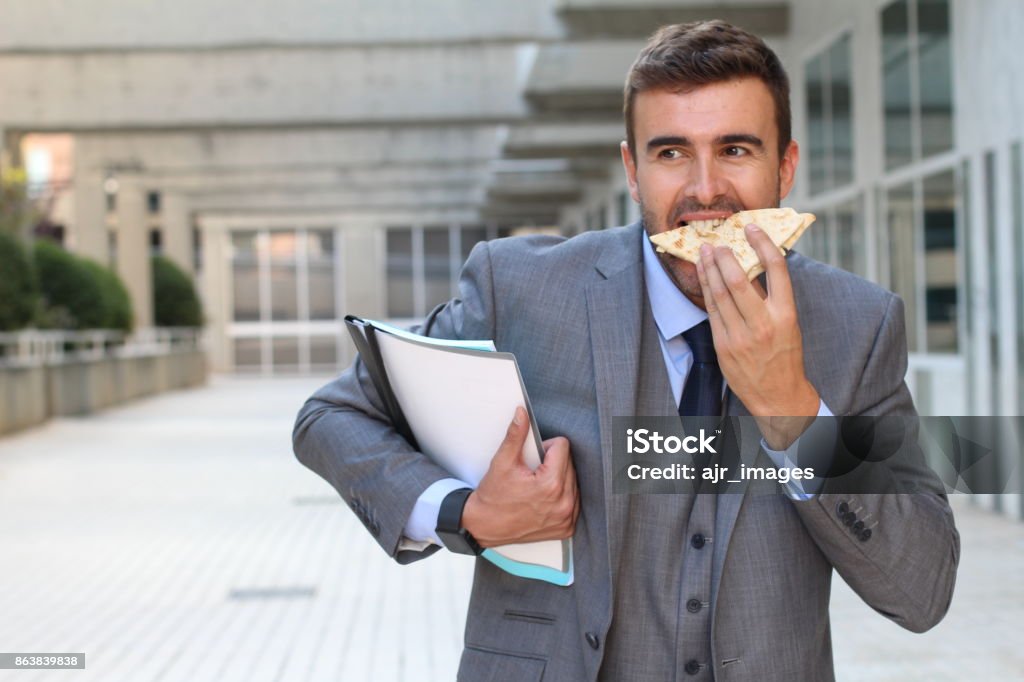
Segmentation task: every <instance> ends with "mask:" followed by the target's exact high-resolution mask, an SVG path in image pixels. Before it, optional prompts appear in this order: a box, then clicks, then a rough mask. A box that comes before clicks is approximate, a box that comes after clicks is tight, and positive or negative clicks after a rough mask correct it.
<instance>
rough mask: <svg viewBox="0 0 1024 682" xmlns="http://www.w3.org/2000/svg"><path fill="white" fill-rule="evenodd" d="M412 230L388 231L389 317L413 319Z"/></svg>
mask: <svg viewBox="0 0 1024 682" xmlns="http://www.w3.org/2000/svg"><path fill="white" fill-rule="evenodd" d="M412 279H413V272H412V229H411V228H408V227H406V228H391V229H389V230H388V231H387V291H388V317H413V316H414V315H415V314H416V310H415V307H414V302H413V282H412Z"/></svg>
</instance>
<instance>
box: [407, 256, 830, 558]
mask: <svg viewBox="0 0 1024 682" xmlns="http://www.w3.org/2000/svg"><path fill="white" fill-rule="evenodd" d="M644 283H645V285H646V287H647V297H648V299H649V300H650V302H651V313H652V314H653V316H654V322H655V325H656V326H657V328H658V340H659V341H660V342H661V352H662V355H663V356H664V359H665V367H666V369H667V370H668V379H669V384H670V385H671V387H672V396H673V398H674V400H675V402H676V404H678V403H679V399H680V398H681V397H682V395H683V385H684V383H685V382H686V375H687V374H689V373H690V367H692V366H693V353H691V352H690V347H689V346H688V345H687V343H686V341H685V340H684V339H683V336H682V333H683V332H684V331H686V330H687V329H689V328H690V327H693V326H695V325H697V324H700V323H701V322H703V321H704V320H706V319H707V317H708V314H707V313H706V312H704V311H703V310H701V309H700V308H698V307H697V306H696V305H694V304H693V302H692V301H690V299H688V298H686V296H684V295H683V293H682V292H681V291H679V288H678V287H676V285H675V283H674V282H673V281H672V280H671V279H670V278H669V276H668V274H667V273H666V272H665V270H664V269H663V268H662V267H661V263H660V262H659V261H658V257H657V256H656V255H655V253H654V248H653V247H652V246H651V242H650V240H647V239H645V240H644ZM722 390H723V391H724V390H725V387H724V386H723V387H722ZM818 417H825V419H817V420H815V422H814V423H813V424H812V425H811V427H810V428H811V429H815V430H817V431H819V432H824V433H823V434H819V437H823V438H827V442H834V441H835V420H834V419H830V418H829V417H832V411H831V410H829V409H828V407H827V406H826V405H825V403H824V401H822V402H821V403H820V404H819V406H818ZM797 443H799V440H797V442H794V443H793V444H792V445H791V446H790V447H789V448H788V449H786V450H785V451H779V450H771V449H769V448H768V447H767V445H766V444H765V442H764V440H762V441H761V446H762V447H763V448H764V451H765V453H766V454H767V455H768V457H769V458H770V459H771V460H772V463H773V464H775V466H777V467H779V468H780V469H794V468H798V461H797ZM817 480H818V479H812V480H811V481H797V480H794V479H793V478H792V477H790V478H789V481H788V482H787V483H786V484H784V485H783V489H784V490H785V492H786V495H787V496H789V497H790V498H791V499H793V500H797V501H805V500H809V499H811V498H813V497H814V492H815V490H809V489H810V488H817V486H816V485H814V483H815V482H816V481H817ZM802 484H806V488H807V489H805V486H804V485H802ZM472 487H473V486H471V485H469V484H468V483H465V482H464V481H460V480H458V479H455V478H444V479H441V480H439V481H436V482H434V483H433V484H431V485H430V486H429V487H428V488H427V489H426V490H424V491H423V494H422V495H420V497H419V499H417V500H416V504H415V505H414V506H413V510H412V514H410V516H409V521H408V522H407V523H406V525H405V530H404V536H405V537H404V538H403V539H402V542H401V543H400V546H399V548H400V549H405V548H410V549H422V548H423V547H424V546H426V545H427V544H429V543H435V544H443V543H442V542H441V541H440V539H438V537H437V535H436V534H435V532H434V529H435V528H436V526H437V514H438V511H440V509H441V502H442V501H444V498H445V497H446V496H447V495H448V493H450V492H451V491H453V490H457V489H459V488H472Z"/></svg>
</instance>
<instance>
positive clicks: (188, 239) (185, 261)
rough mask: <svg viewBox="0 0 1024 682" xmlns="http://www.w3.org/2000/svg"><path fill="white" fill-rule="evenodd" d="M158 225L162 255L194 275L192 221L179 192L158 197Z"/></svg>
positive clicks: (185, 202)
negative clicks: (161, 235)
mask: <svg viewBox="0 0 1024 682" xmlns="http://www.w3.org/2000/svg"><path fill="white" fill-rule="evenodd" d="M160 227H161V229H162V230H163V251H164V255H165V256H167V257H168V258H170V259H171V260H172V261H174V263H175V264H176V265H177V266H178V267H180V268H181V269H182V270H184V271H185V272H187V273H188V274H189V275H192V276H195V268H194V267H193V265H194V263H193V259H192V221H191V220H190V219H189V207H188V203H187V201H186V200H185V197H183V196H182V195H180V194H171V193H166V192H165V193H164V194H162V195H161V197H160Z"/></svg>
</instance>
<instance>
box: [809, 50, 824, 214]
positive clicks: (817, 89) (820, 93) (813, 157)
mask: <svg viewBox="0 0 1024 682" xmlns="http://www.w3.org/2000/svg"><path fill="white" fill-rule="evenodd" d="M824 69H825V57H824V56H819V57H815V58H814V59H812V60H811V61H810V62H808V64H807V69H806V71H805V74H804V77H805V82H804V89H805V90H806V96H807V135H808V159H807V161H808V173H807V174H808V177H809V179H810V186H811V194H818V193H820V192H822V191H824V190H826V189H828V187H829V181H828V169H827V167H826V166H827V164H828V150H827V146H828V140H827V139H826V135H825V126H826V125H827V123H826V120H825V89H824V87H823V81H824Z"/></svg>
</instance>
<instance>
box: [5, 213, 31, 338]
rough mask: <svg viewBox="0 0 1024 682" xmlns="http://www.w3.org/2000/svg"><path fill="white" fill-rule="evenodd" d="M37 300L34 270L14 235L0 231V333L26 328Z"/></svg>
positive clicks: (26, 253)
mask: <svg viewBox="0 0 1024 682" xmlns="http://www.w3.org/2000/svg"><path fill="white" fill-rule="evenodd" d="M38 298H39V290H38V284H37V281H36V273H35V268H33V267H32V260H31V259H30V258H29V256H28V252H27V251H26V250H25V248H24V247H23V246H22V245H21V242H19V241H18V240H17V239H16V238H15V237H14V236H13V235H10V234H7V233H6V232H0V331H11V330H14V329H21V328H22V327H27V326H28V325H29V324H30V323H31V322H32V318H33V316H34V315H35V310H36V304H37V301H38Z"/></svg>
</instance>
